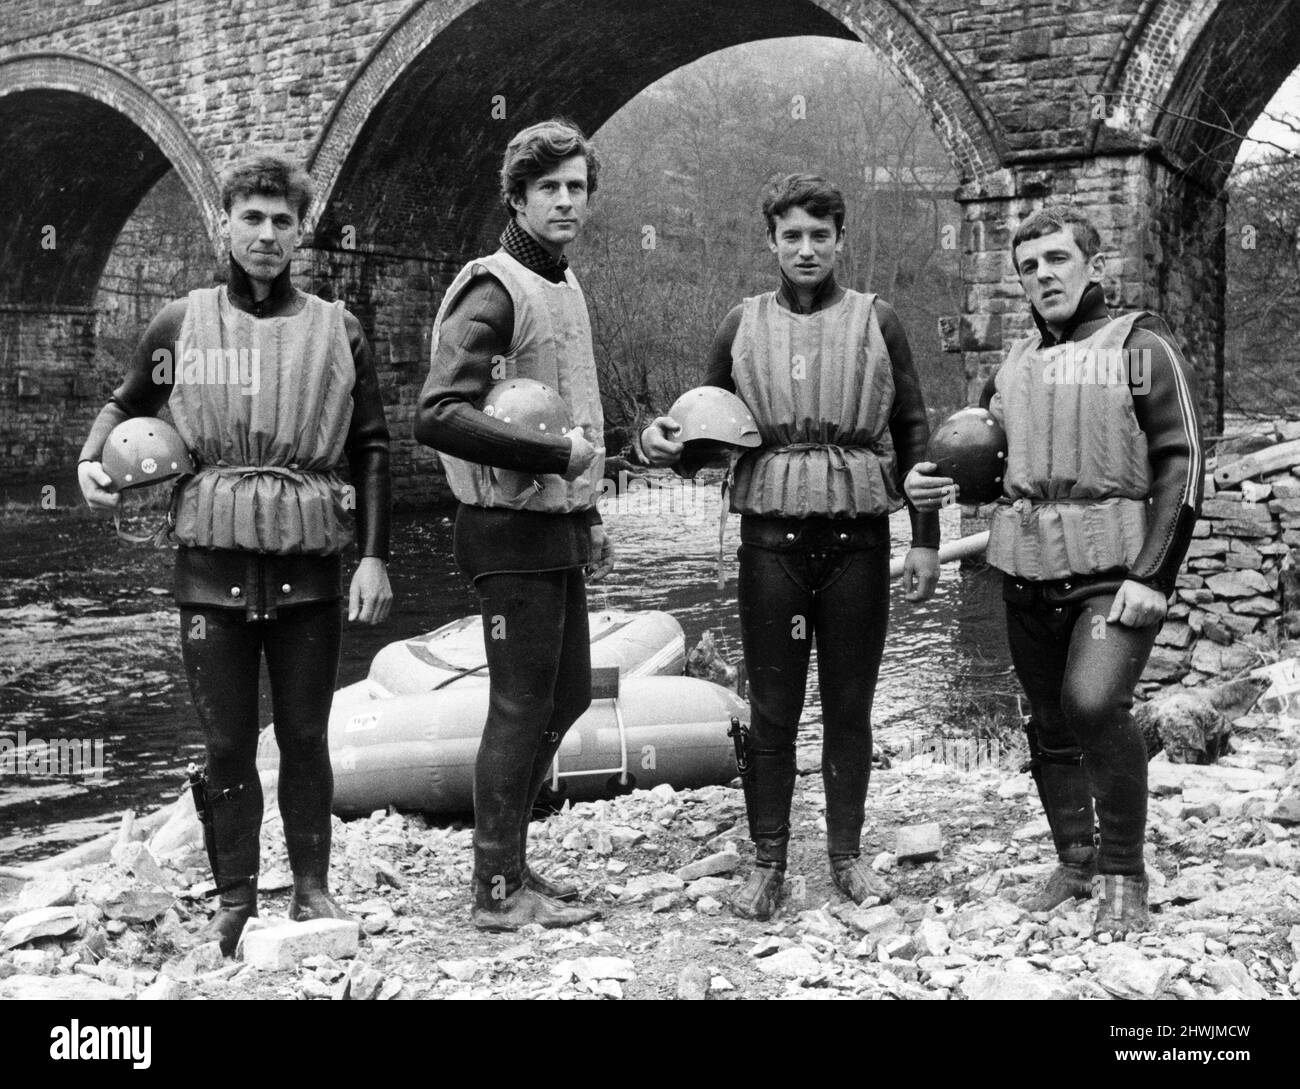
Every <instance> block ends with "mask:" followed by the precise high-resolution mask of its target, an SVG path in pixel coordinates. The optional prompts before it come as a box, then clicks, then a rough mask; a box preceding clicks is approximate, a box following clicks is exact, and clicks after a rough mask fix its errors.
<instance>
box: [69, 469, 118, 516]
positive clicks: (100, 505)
mask: <svg viewBox="0 0 1300 1089" xmlns="http://www.w3.org/2000/svg"><path fill="white" fill-rule="evenodd" d="M77 482H78V483H79V484H80V485H81V494H82V495H83V496H85V499H86V502H87V503H88V504H90V506H92V507H93V508H94V509H95V510H112V509H113V508H114V507H116V506H117V505H118V503H120V502H121V500H122V497H121V496H120V495H119V494H118V493H117V492H110V491H107V490H106V489H107V488H108V486H109V485H110V484H112V483H113V480H112V478H111V477H110V476H109V475H108V474H107V473H106V472H104V467H103V466H102V465H101V464H100V463H99V462H97V461H83V462H82V463H81V464H80V465H78V466H77Z"/></svg>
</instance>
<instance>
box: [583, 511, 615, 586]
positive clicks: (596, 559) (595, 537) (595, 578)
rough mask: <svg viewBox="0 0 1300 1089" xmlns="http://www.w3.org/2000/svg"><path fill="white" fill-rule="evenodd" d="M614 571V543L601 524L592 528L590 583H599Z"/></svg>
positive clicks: (588, 571) (588, 574) (588, 577)
mask: <svg viewBox="0 0 1300 1089" xmlns="http://www.w3.org/2000/svg"><path fill="white" fill-rule="evenodd" d="M613 570H614V542H613V541H611V540H610V539H609V534H607V533H606V532H605V527H604V526H603V525H601V524H600V523H599V522H598V523H597V524H596V525H594V526H592V527H591V564H590V566H588V568H587V579H588V581H589V582H599V581H600V580H601V579H603V578H604V577H605V576H606V575H608V574H609V573H610V572H611V571H613Z"/></svg>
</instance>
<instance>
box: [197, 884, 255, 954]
mask: <svg viewBox="0 0 1300 1089" xmlns="http://www.w3.org/2000/svg"><path fill="white" fill-rule="evenodd" d="M255 918H257V878H256V877H250V878H247V879H245V880H243V881H238V882H235V883H233V884H231V885H228V886H227V887H226V891H225V892H223V893H222V894H221V900H220V901H219V902H218V905H217V911H216V914H214V915H213V916H212V918H211V919H209V920H208V924H207V926H205V927H204V928H203V929H202V930H201V931H200V932H199V944H200V945H206V944H207V943H208V942H216V943H217V944H218V945H219V946H221V955H222V956H223V957H233V956H234V955H235V947H236V946H237V945H239V936H240V935H241V934H242V933H243V932H244V924H245V923H247V922H248V920H249V919H255Z"/></svg>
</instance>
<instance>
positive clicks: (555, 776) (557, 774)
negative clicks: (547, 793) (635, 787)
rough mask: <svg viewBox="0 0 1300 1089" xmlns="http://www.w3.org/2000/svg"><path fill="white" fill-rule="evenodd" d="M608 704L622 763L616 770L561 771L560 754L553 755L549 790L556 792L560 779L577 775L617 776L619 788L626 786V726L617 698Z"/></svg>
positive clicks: (572, 777)
mask: <svg viewBox="0 0 1300 1089" xmlns="http://www.w3.org/2000/svg"><path fill="white" fill-rule="evenodd" d="M610 703H612V704H613V705H614V721H615V723H617V724H618V747H619V751H620V753H621V755H622V758H623V759H622V763H621V764H620V765H619V766H618V767H616V768H589V769H588V770H586V771H561V770H560V754H559V753H558V752H557V753H556V754H555V759H554V760H552V761H551V789H552V790H558V789H559V786H560V780H561V779H574V778H576V777H577V776H579V775H610V774H617V775H618V783H619V786H627V780H628V775H627V726H626V725H624V723H623V709H622V708H621V707H619V705H618V698H617V697H613V698H611V699H610Z"/></svg>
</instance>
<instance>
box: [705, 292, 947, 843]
mask: <svg viewBox="0 0 1300 1089" xmlns="http://www.w3.org/2000/svg"><path fill="white" fill-rule="evenodd" d="M845 295H846V293H845V291H844V289H843V288H842V287H841V286H840V285H839V284H838V283H836V281H835V279H834V276H833V275H832V276H829V277H827V279H826V280H824V281H823V282H822V283H821V284H820V285H819V286H818V288H817V290H816V292H815V294H814V297H813V300H812V306H811V308H810V310H809V311H806V312H807V313H817V312H820V311H830V310H831V309H832V308H835V307H842V306H845V305H846V299H845ZM775 302H776V305H777V306H779V307H780V308H781V309H783V310H785V311H789V312H793V313H795V314H799V313H804V312H805V311H803V310H802V309H801V307H800V304H799V302H798V295H797V293H796V292H795V290H794V288H793V286H792V285H791V284H790V283H789V282H788V281H787V280H786V279H785V277H784V276H783V277H782V283H781V285H780V287H779V289H778V290H777V292H776V296H775ZM743 310H744V307H743V306H737V307H736V308H735V309H733V310H732V311H731V312H730V313H729V314H728V315H727V317H726V318H725V319H724V320H723V322H722V325H721V327H720V328H719V330H718V333H717V335H716V337H715V338H714V343H713V347H712V350H711V353H710V361H709V365H708V370H707V373H706V376H705V380H704V381H705V384H706V385H713V386H720V387H721V388H723V389H726V390H729V391H731V392H737V383H736V375H735V368H736V362H737V361H736V358H735V356H734V351H735V348H736V344H737V338H738V333H739V332H740V330H741V325H742V317H743ZM874 312H875V319H874V320H875V321H876V322H878V325H879V331H880V334H881V335H882V336H883V340H884V347H885V349H886V350H887V353H888V360H887V365H888V367H889V369H890V371H891V377H892V388H893V404H892V406H891V407H889V408H888V409H887V413H888V435H889V438H890V440H891V442H892V448H893V466H892V468H891V469H889V470H888V471H889V472H890V473H891V474H892V475H893V480H891V481H890V492H891V494H893V495H897V493H898V489H899V486H900V484H901V481H902V479H903V477H904V476H906V474H907V472H908V471H909V470H910V469H911V467H912V466H913V465H914V464H916V463H917V462H918V461H921V460H923V458H924V454H925V448H926V444H927V442H928V441H929V426H928V423H927V420H926V413H925V404H924V400H923V397H922V394H921V387H920V383H919V381H918V379H917V375H916V370H915V367H914V366H913V363H912V355H911V350H910V348H909V347H908V343H907V337H906V334H905V333H904V331H903V327H902V324H901V322H900V321H899V320H898V317H897V315H896V314H895V312H894V310H893V308H892V307H890V306H889V304H888V303H885V302H883V301H881V300H878V299H877V300H876V301H875V303H874ZM839 362H840V363H842V364H843V365H844V366H845V367H847V368H849V369H850V370H851V369H852V367H854V366H861V365H862V364H861V362H860V360H848V361H839ZM746 404H747V407H748V408H749V409H750V411H751V412H753V413H754V416H755V419H756V421H757V422H758V424H759V427H760V429H763V428H769V429H771V428H777V429H780V428H785V427H792V426H793V427H799V426H801V425H802V422H803V421H798V420H781V419H776V418H772V419H768V418H766V414H765V410H764V408H763V407H762V406H760V405H756V404H754V403H750V401H746ZM767 433H769V434H770V433H772V432H771V431H770V430H769V431H768V432H767ZM827 437H828V441H830V442H832V443H833V442H835V441H837V437H836V436H835V435H833V434H830V433H829V431H828V433H827ZM765 445H767V446H769V447H770V446H771V444H765ZM791 449H794V447H791ZM754 453H755V454H762V453H763V449H762V448H760V449H759V450H757V451H754ZM751 456H752V455H751ZM742 468H743V465H742ZM832 505H834V504H832ZM893 505H898V503H897V502H895V503H894V504H893ZM733 509H737V508H735V507H733ZM740 509H741V513H742V518H741V526H740V532H741V548H740V576H739V588H738V597H739V606H740V623H741V637H742V641H743V645H744V652H745V664H746V669H747V672H748V683H749V700H750V707H751V714H752V720H751V723H750V731H751V735H750V745H751V761H752V764H753V767H754V789H753V790H752V791H750V796H749V798H748V799H747V800H748V801H749V803H750V810H751V812H750V827H751V833H752V835H753V838H754V841H755V846H756V850H757V857H758V862H759V865H760V866H770V867H773V868H777V869H784V866H785V860H786V852H787V845H788V841H789V835H790V807H791V800H792V795H793V790H794V780H795V736H796V732H797V729H798V723H799V717H800V715H801V713H802V711H803V705H804V699H805V695H806V684H807V676H808V662H809V657H810V654H811V650H812V643H813V639H814V637H815V639H816V642H817V660H818V677H819V681H820V695H821V708H822V722H823V741H822V779H823V782H824V784H825V787H826V825H827V846H828V849H829V852H830V855H831V858H832V861H833V862H834V861H836V860H843V859H849V858H852V857H856V856H857V855H858V854H859V851H860V837H861V832H862V824H863V819H864V805H865V800H866V795H867V785H868V780H869V777H870V773H871V754H872V736H871V704H872V699H873V697H874V694H875V687H876V680H877V676H878V674H879V670H880V659H881V655H882V652H883V650H884V642H885V632H886V627H887V623H888V617H889V552H890V537H889V516H888V513H886V512H883V511H882V512H880V513H874V514H865V515H858V516H852V515H851V514H846V513H845V512H844V511H843V510H840V509H834V510H826V511H822V512H805V513H804V515H803V516H801V517H788V516H783V515H782V514H781V513H780V512H777V513H768V514H764V515H760V514H755V513H745V510H744V508H743V507H742V508H740ZM909 514H910V517H911V522H912V544H913V546H914V547H927V548H937V547H938V545H939V521H938V515H937V513H935V512H920V511H917V510H915V509H912V508H910V506H909Z"/></svg>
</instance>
